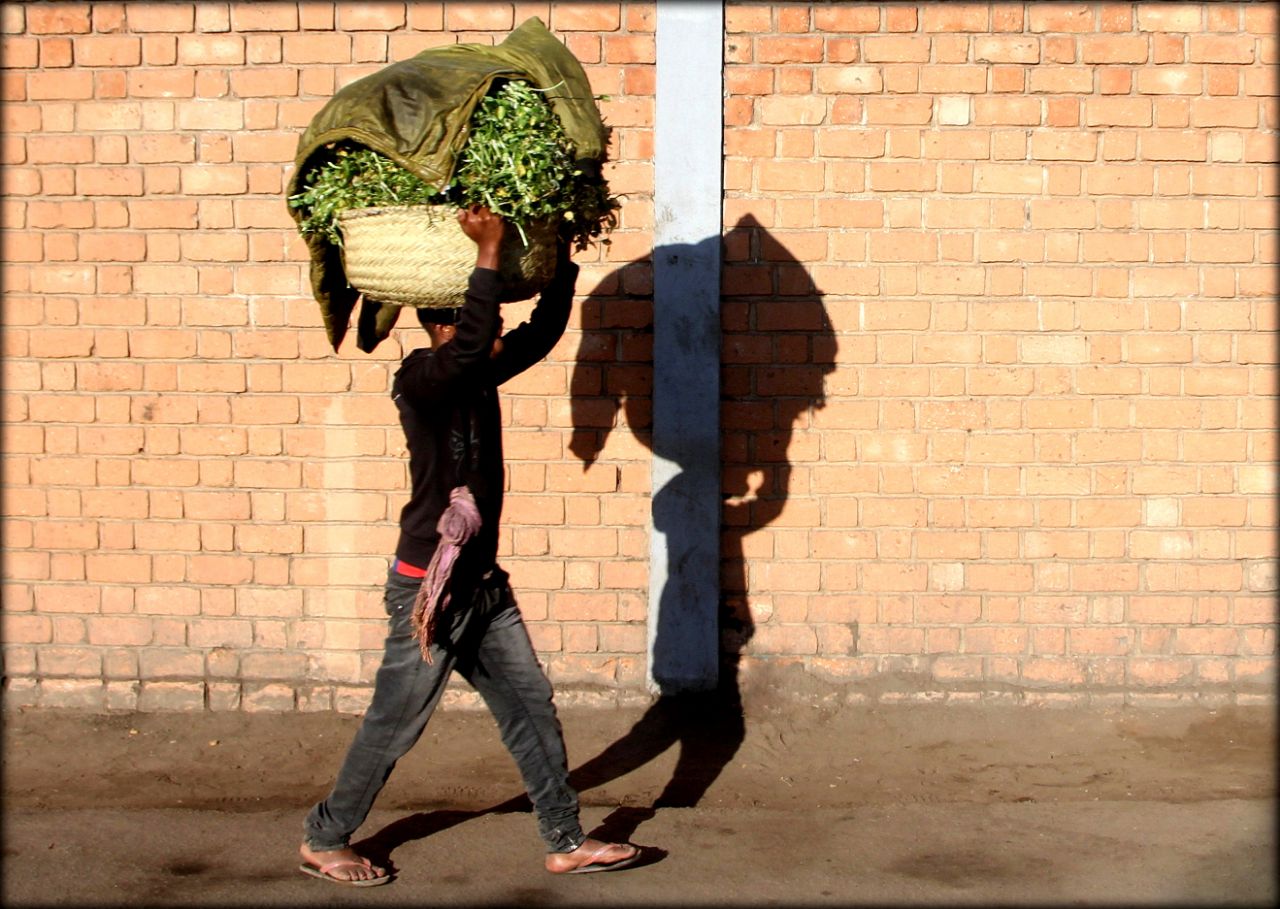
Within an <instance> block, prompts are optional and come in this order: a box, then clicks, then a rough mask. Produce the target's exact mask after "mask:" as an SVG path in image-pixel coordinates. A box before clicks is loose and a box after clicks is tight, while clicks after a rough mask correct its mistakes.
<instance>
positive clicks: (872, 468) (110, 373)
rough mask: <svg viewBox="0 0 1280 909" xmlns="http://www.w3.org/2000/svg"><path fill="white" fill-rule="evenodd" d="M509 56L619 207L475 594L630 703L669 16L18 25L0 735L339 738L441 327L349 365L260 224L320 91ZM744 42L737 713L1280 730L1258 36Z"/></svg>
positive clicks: (787, 36) (591, 686)
mask: <svg viewBox="0 0 1280 909" xmlns="http://www.w3.org/2000/svg"><path fill="white" fill-rule="evenodd" d="M529 15H538V16H540V17H541V18H542V19H543V20H544V21H545V22H546V23H547V24H548V25H549V26H550V27H551V29H552V30H553V31H554V32H555V33H556V34H558V35H559V36H560V37H561V38H563V39H564V40H565V41H566V43H567V44H568V45H569V47H570V48H571V49H572V50H573V51H574V53H575V54H577V56H578V57H579V59H581V60H582V61H583V63H584V65H585V66H586V68H587V71H588V73H589V75H590V77H591V79H592V83H593V85H594V86H595V88H596V90H597V91H599V92H600V93H602V94H606V95H608V96H609V97H608V100H606V101H604V102H603V103H602V108H603V110H604V113H605V115H606V119H607V120H608V122H610V123H611V124H612V125H613V126H614V127H615V135H614V142H613V148H612V155H613V159H614V163H613V165H612V166H611V179H612V181H613V185H614V188H615V190H617V191H619V192H623V193H625V194H627V199H626V205H625V207H624V209H623V223H622V227H621V229H620V230H619V231H617V232H616V233H615V234H614V237H613V243H612V245H611V246H610V247H609V248H608V249H604V250H593V251H591V252H589V253H587V254H586V255H585V256H582V257H580V259H581V260H582V262H583V266H584V267H583V275H582V279H581V280H580V282H579V292H580V294H581V295H582V296H581V300H580V303H579V306H578V307H577V310H576V312H575V316H574V319H573V321H572V323H571V326H570V330H569V332H568V333H567V335H566V337H565V339H564V340H563V341H562V343H561V344H560V346H559V347H558V348H557V350H556V351H555V352H554V353H553V355H552V356H551V357H550V358H549V359H548V361H547V362H546V363H544V364H541V365H539V366H538V367H536V368H535V369H534V370H531V371H530V372H529V373H527V374H525V375H524V376H522V377H520V378H519V379H518V380H517V381H516V382H514V383H512V387H511V388H510V389H509V395H508V398H507V403H506V407H505V411H504V413H505V419H506V422H507V449H508V455H509V487H510V493H509V499H508V507H507V516H506V528H505V530H504V532H503V537H502V560H503V563H504V565H505V566H506V567H507V568H508V569H509V570H511V572H512V575H513V579H514V582H515V584H516V585H517V588H518V593H519V597H520V601H521V604H522V607H523V608H524V611H525V614H526V617H527V618H528V619H529V621H530V629H531V632H532V634H533V635H534V638H535V642H536V644H537V646H538V647H539V649H540V651H541V652H542V653H543V655H544V657H545V658H546V660H547V664H548V668H549V671H550V673H551V675H552V678H553V679H554V680H555V681H556V683H557V684H558V685H559V686H560V688H561V690H562V691H563V692H565V693H566V694H569V693H572V692H575V691H579V692H583V693H584V696H586V695H587V694H588V693H590V692H600V691H603V692H606V693H607V694H612V693H625V692H633V691H635V690H637V688H638V687H639V686H640V685H641V684H642V681H643V677H644V646H645V645H644V642H645V604H646V602H647V597H648V593H647V590H646V583H647V577H648V566H647V561H646V560H647V556H648V530H647V523H648V505H649V500H648V490H649V467H648V463H649V462H648V458H649V451H648V447H647V444H646V439H647V436H646V430H647V428H648V410H649V408H648V397H647V395H648V389H649V387H650V385H651V369H650V360H649V348H650V345H649V337H650V336H649V333H648V331H647V329H648V327H649V324H650V322H651V309H650V305H649V301H648V299H647V295H648V294H649V293H650V291H651V282H652V276H651V272H650V269H649V266H648V264H647V262H646V261H645V259H646V256H647V254H648V252H649V250H650V247H651V243H652V232H651V225H652V203H651V194H652V129H651V127H652V117H653V106H654V98H653V94H654V55H655V43H654V28H655V18H656V17H655V11H654V6H653V4H652V3H623V4H617V3H589V4H568V3H563V4H562V3H555V4H548V3H468V4H464V3H446V4H439V3H408V4H406V3H329V2H307V3H262V2H259V3H230V4H228V3H223V2H199V3H147V2H130V3H127V4H125V3H101V2H99V3H91V4H90V3H8V4H5V5H4V6H3V7H0V17H2V19H0V30H2V31H3V48H2V49H3V64H4V71H3V99H4V106H3V108H2V109H0V115H2V116H3V118H4V120H3V132H4V137H3V159H2V160H3V164H4V167H3V171H0V179H3V189H4V200H3V210H2V215H3V226H4V228H5V231H4V245H3V257H4V270H3V286H4V292H5V297H4V304H3V318H4V333H3V341H4V361H3V369H4V372H3V404H4V411H3V418H4V421H5V427H4V434H3V440H2V442H3V465H4V473H3V478H2V479H3V483H4V490H3V504H4V514H5V518H4V527H3V545H4V587H3V595H4V625H3V639H4V656H5V674H6V679H7V686H8V687H7V695H6V696H7V698H8V701H9V703H16V704H29V703H34V704H43V705H74V706H89V707H94V708H102V707H111V708H135V707H136V708H140V709H172V708H180V709H203V708H206V707H207V708H210V709H249V710H288V709H300V710H322V709H329V708H336V709H340V710H358V709H361V708H362V706H363V704H364V702H365V699H366V698H367V695H368V684H369V682H370V680H371V678H372V673H373V670H374V669H375V668H376V665H377V661H378V658H379V656H380V651H379V647H380V641H381V634H382V621H381V616H382V611H381V610H382V607H381V602H380V589H379V581H380V577H381V575H382V574H383V572H384V571H385V567H386V557H387V553H388V552H389V551H390V549H391V547H392V545H393V542H394V539H395V533H396V531H395V517H396V515H397V514H398V511H399V508H400V505H401V504H402V503H403V501H404V497H405V480H406V476H405V466H404V452H403V445H402V441H401V439H400V437H399V430H398V428H397V423H396V419H395V414H394V409H393V407H392V406H391V403H390V401H389V400H388V398H387V396H386V389H387V387H388V384H389V378H390V373H391V371H392V370H393V369H394V366H395V364H396V362H397V361H398V359H399V356H400V355H401V354H402V353H403V351H404V350H405V349H406V348H407V347H412V346H417V345H419V344H420V343H421V339H420V334H421V333H420V332H418V331H415V330H414V329H412V328H411V327H409V323H410V322H411V320H410V319H407V318H406V319H405V320H404V321H405V326H406V327H405V328H403V329H400V330H398V331H397V333H396V334H395V335H394V336H393V338H392V339H390V340H389V341H387V342H384V343H383V344H382V345H381V346H380V347H379V348H378V350H377V351H376V352H375V353H374V354H372V355H367V354H363V353H360V352H358V351H356V350H355V349H354V345H353V344H352V343H351V342H350V341H348V342H347V344H346V345H344V348H343V351H342V352H341V353H340V354H337V355H335V354H333V353H332V352H331V351H330V349H329V348H328V345H327V342H326V341H325V339H324V333H323V330H322V329H321V328H320V321H319V317H318V311H317V307H316V305H315V303H314V301H313V300H312V299H311V298H310V296H309V292H308V289H307V288H308V284H307V281H306V254H305V250H304V248H303V246H302V244H301V241H300V240H299V239H298V238H297V236H296V233H295V231H294V227H293V222H292V220H291V219H290V218H289V216H288V213H287V211H286V209H285V206H284V202H283V198H282V195H281V193H282V189H283V186H284V183H285V179H286V177H287V175H288V170H289V167H290V166H291V163H292V157H293V151H294V147H295V144H296V141H297V137H298V135H299V133H300V131H301V129H302V128H303V127H304V126H305V124H306V123H307V122H308V120H309V119H310V117H311V115H312V114H313V113H314V112H315V111H316V110H318V109H319V107H320V106H321V105H322V104H323V103H324V101H325V100H326V99H327V98H328V97H329V96H330V95H331V94H332V93H333V91H334V90H335V88H337V87H339V86H341V85H343V84H346V83H347V82H349V81H351V80H352V79H355V78H357V77H359V76H361V75H364V74H366V73H368V72H371V71H373V70H376V69H378V68H381V67H382V66H383V65H385V64H386V63H387V62H388V61H392V60H398V59H403V58H405V57H408V56H411V55H412V54H414V53H416V52H417V51H419V50H421V49H423V48H425V47H429V46H433V45H435V44H439V43H442V42H453V41H455V40H458V41H464V42H472V41H480V42H489V41H493V40H501V38H502V37H503V36H504V35H505V34H506V33H507V32H508V31H509V30H510V29H511V28H512V27H513V26H514V25H515V24H517V23H518V22H520V21H523V19H524V18H526V17H527V16H529ZM725 19H726V36H725V59H726V70H725V83H726V107H725V118H726V130H725V136H724V143H725V188H726V199H725V218H724V221H725V239H724V248H725V257H726V265H725V271H724V292H725V298H724V328H725V342H724V371H723V387H724V393H725V404H724V410H723V424H724V426H723V428H724V432H723V439H724V459H725V468H724V477H725V488H724V494H725V497H726V504H725V530H724V536H723V541H722V550H723V553H724V572H723V578H722V582H723V586H724V590H725V597H724V599H725V602H724V604H723V605H724V608H723V611H724V620H725V622H724V625H725V649H726V651H727V652H729V653H730V654H737V653H740V654H741V667H742V671H743V673H744V675H745V676H746V677H748V678H749V677H752V676H753V675H754V676H755V677H758V678H761V679H766V678H773V676H772V674H771V673H770V672H769V671H768V670H771V669H773V668H781V667H789V666H799V667H801V668H802V669H803V670H804V671H805V673H806V674H807V675H808V676H810V677H812V678H818V679H822V680H826V681H829V682H832V683H836V684H840V685H842V686H847V689H846V690H847V691H849V692H850V693H852V695H853V696H855V697H859V696H866V697H884V698H895V697H934V696H939V695H943V694H945V695H947V696H951V697H977V696H984V695H985V696H1006V697H1008V696H1013V694H1011V693H1016V695H1017V696H1019V697H1024V698H1028V699H1039V700H1046V699H1047V700H1053V699H1064V698H1065V699H1081V698H1093V699H1102V700H1106V699H1121V698H1129V699H1141V700H1147V701H1151V700H1160V699H1167V698H1184V697H1202V698H1210V699H1217V700H1231V699H1237V700H1249V699H1257V698H1266V697H1270V692H1271V686H1272V684H1273V682H1274V669H1275V653H1276V639H1275V627H1274V622H1275V618H1276V610H1275V590H1276V573H1275V567H1274V566H1275V562H1274V558H1275V554H1276V553H1275V532H1274V531H1275V512H1274V491H1275V482H1274V477H1275V463H1274V461H1275V454H1274V438H1275V434H1274V429H1275V392H1276V389H1275V360H1276V356H1275V345H1274V336H1273V331H1274V329H1275V317H1276V278H1275V259H1276V234H1275V213H1274V202H1275V199H1274V196H1275V190H1276V168H1275V139H1276V134H1275V130H1276V127H1277V118H1278V111H1277V104H1276V95H1275V91H1276V88H1275V86H1276V37H1275V36H1276V31H1277V29H1276V24H1277V22H1276V15H1275V9H1274V7H1273V6H1271V5H1269V4H1262V3H1257V4H1253V3H1243V4H1237V3H1209V4H1185V5H1175V4H1156V3H1150V4H1148V3H1138V4H1100V5H1099V4H1057V3H1054V4H1049V3H1046V4H1025V5H1024V4H1017V3H998V4H992V5H987V4H972V5H965V4H924V5H919V6H917V5H915V4H887V5H882V6H874V5H868V4H847V3H833V4H818V3H814V4H741V3H728V4H726V8H725ZM515 308H516V309H517V311H518V310H519V307H515ZM517 317H518V312H517ZM509 321H510V319H509ZM458 697H460V698H465V697H466V696H465V694H461V693H460V694H459V695H458Z"/></svg>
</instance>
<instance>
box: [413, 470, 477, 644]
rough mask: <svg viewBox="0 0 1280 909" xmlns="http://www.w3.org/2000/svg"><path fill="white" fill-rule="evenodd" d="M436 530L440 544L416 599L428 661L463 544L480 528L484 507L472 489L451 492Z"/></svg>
mask: <svg viewBox="0 0 1280 909" xmlns="http://www.w3.org/2000/svg"><path fill="white" fill-rule="evenodd" d="M436 530H438V531H439V532H440V544H439V545H438V546H437V547H436V551H435V555H433V556H432V557H431V564H430V565H428V566H427V574H426V576H425V577H424V578H423V579H422V586H421V587H419V588H418V595H417V596H416V597H414V600H413V635H414V637H415V638H417V639H418V646H419V647H420V648H421V650H422V658H423V659H424V660H426V661H427V662H428V663H430V662H432V659H431V644H432V643H433V642H434V641H435V634H436V626H437V624H438V623H439V619H440V613H442V612H444V610H445V609H446V608H447V607H448V605H449V599H450V594H449V579H450V577H451V576H452V574H453V566H454V563H455V562H457V561H458V556H459V555H460V554H461V553H462V547H463V545H464V544H465V543H466V542H467V541H468V540H470V539H471V538H472V537H474V536H475V535H476V533H478V532H479V530H480V509H479V508H477V507H476V500H475V499H474V498H473V497H472V495H471V490H469V489H468V488H467V487H465V486H459V487H457V488H456V489H454V490H453V491H452V492H450V493H449V507H448V508H446V509H445V510H444V514H442V515H440V522H439V523H438V524H437V525H436Z"/></svg>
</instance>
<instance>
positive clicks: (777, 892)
mask: <svg viewBox="0 0 1280 909" xmlns="http://www.w3.org/2000/svg"><path fill="white" fill-rule="evenodd" d="M561 717H562V721H563V724H564V728H565V737H566V740H567V743H568V747H569V754H570V763H571V767H572V768H573V782H574V784H575V785H576V786H577V788H578V789H579V791H580V793H581V797H582V802H583V806H584V808H583V814H584V820H585V821H586V822H587V823H586V824H585V826H588V827H593V828H594V830H595V832H596V833H597V835H604V836H609V837H611V838H620V839H628V840H631V841H633V842H635V843H637V844H639V845H641V846H644V847H646V861H645V863H644V864H645V867H642V868H640V869H637V870H633V871H628V872H626V873H625V874H624V873H618V874H612V875H588V876H586V879H590V880H591V881H592V883H590V884H579V885H575V886H569V885H568V884H567V883H566V882H564V881H563V879H561V878H555V877H552V876H549V875H545V874H544V873H542V872H540V871H538V870H537V869H538V865H537V864H535V863H536V862H537V851H538V849H539V848H540V845H539V843H538V842H537V840H536V837H535V836H534V835H533V828H534V825H533V821H532V819H531V818H530V817H529V815H528V813H527V812H528V805H527V802H525V800H524V799H523V797H522V795H521V788H520V783H519V778H518V776H517V774H516V771H515V768H514V765H513V763H512V762H511V760H510V758H509V757H508V756H507V754H506V752H505V751H504V750H503V748H502V745H501V743H500V741H499V740H498V736H497V732H496V729H495V727H494V725H493V722H492V720H491V719H490V718H489V716H488V714H486V713H484V712H483V711H475V710H460V709H454V710H445V711H441V712H440V713H438V714H437V716H436V717H435V718H434V719H433V720H432V723H431V725H430V726H429V727H428V730H427V732H426V734H425V736H424V737H423V740H422V741H421V742H420V743H419V745H418V747H417V748H416V749H415V750H414V751H412V752H411V753H410V754H409V755H408V756H407V757H406V758H405V759H404V760H403V761H401V764H400V766H399V767H398V768H397V769H396V772H395V773H394V774H393V775H392V778H391V781H390V783H389V784H388V786H387V788H386V789H385V790H384V792H383V795H382V797H381V798H380V799H379V801H378V803H377V806H376V809H375V813H374V816H373V817H371V818H370V821H369V823H367V824H366V826H365V828H363V829H362V830H361V831H360V833H359V834H358V836H359V837H363V840H360V841H359V842H360V843H361V844H362V848H364V849H365V851H367V852H369V853H370V854H372V855H374V856H375V857H376V858H378V859H379V860H382V861H386V862H389V863H390V864H391V865H392V866H393V867H395V868H396V869H397V871H398V874H399V876H398V879H397V881H396V882H395V883H393V884H392V885H391V886H388V887H381V888H376V890H372V891H370V890H364V891H355V890H351V889H348V888H339V887H334V886H330V885H327V884H325V883H323V882H317V881H312V880H310V879H307V878H305V877H304V876H302V875H300V874H298V873H297V870H296V860H295V858H294V850H295V849H296V845H297V839H298V836H299V833H300V826H301V820H302V816H303V814H304V813H305V811H306V809H307V808H308V807H309V806H310V805H311V804H312V803H314V802H315V801H316V800H317V799H318V798H320V797H322V796H323V795H324V794H325V792H326V791H327V787H328V785H329V784H330V782H331V781H332V775H333V773H334V771H335V770H336V768H337V766H338V763H339V762H340V761H341V759H342V756H343V753H344V751H345V749H346V746H347V744H348V743H349V742H350V740H351V736H352V734H353V732H354V730H355V728H356V724H357V723H358V720H357V719H355V718H353V717H349V716H341V715H335V714H287V715H278V714H270V715H267V714H246V713H209V714H196V715H190V714H125V715H94V714H82V713H75V712H63V711H48V710H43V711H42V710H14V711H9V712H7V713H5V715H4V759H5V760H4V875H3V880H4V883H3V889H2V890H0V896H3V904H4V905H5V906H19V905H25V906H35V905H117V904H118V905H134V906H137V905H180V904H181V905H196V904H199V905H228V906H229V905H267V904H270V905H314V904H315V903H317V902H320V903H324V904H329V903H333V904H341V905H346V904H347V902H349V901H354V900H357V899H358V900H359V901H361V902H377V903H387V904H395V905H400V904H402V901H403V903H404V904H407V903H408V902H415V903H421V902H422V900H424V899H426V900H428V901H430V902H434V903H437V904H440V905H580V904H581V905H585V904H588V903H592V904H600V903H599V901H600V900H603V901H604V904H612V905H695V904H706V905H766V904H772V905H788V904H790V905H814V904H818V903H825V904H836V905H866V904H870V903H874V904H886V905H887V904H932V905H940V904H956V903H970V904H978V903H982V904H999V903H1002V902H1003V903H1006V904H1018V905H1028V904H1041V905H1048V904H1061V903H1090V904H1135V903H1148V904H1150V903H1162V904H1178V905H1185V904H1190V903H1202V904H1204V905H1227V904H1234V905H1254V904H1256V905H1267V904H1270V903H1271V902H1272V901H1273V900H1274V899H1275V897H1276V894H1277V886H1276V873H1275V868H1276V864H1275V858H1274V852H1275V845H1276V830H1275V826H1274V804H1275V795H1276V784H1275V771H1276V765H1275V758H1276V754H1275V752H1276V741H1275V725H1276V724H1275V713H1274V711H1273V710H1272V709H1270V708H1261V707H1259V708H1224V709H1218V710H1207V709H1199V708H1182V707H1178V708H1160V709H1134V708H1115V709H1108V710H1100V709H1083V708H1067V707H1052V708H1045V707H1017V706H1001V707H991V706H977V705H965V706H948V705H940V704H939V705H912V706H906V705H904V706H893V707H870V706H867V707H845V708H842V709H839V710H820V709H816V708H803V707H792V708H787V709H773V710H769V711H764V712H759V713H756V714H754V715H753V716H751V717H750V718H749V719H748V720H747V721H746V722H745V723H741V722H737V721H735V720H734V718H733V717H732V716H731V715H726V714H725V713H724V712H723V711H720V710H719V705H718V704H717V703H715V702H708V701H702V702H696V703H693V704H692V705H690V706H686V707H673V706H671V705H670V704H666V703H661V702H660V703H659V704H658V705H656V706H655V707H653V708H651V709H649V710H647V711H646V710H645V709H644V708H626V709H616V710H600V709H591V708H570V709H562V710H561ZM508 841H509V842H508ZM144 842H145V843H146V844H147V845H146V847H145V848H146V851H145V854H139V849H140V848H141V845H140V844H142V843H144ZM201 844H204V845H201ZM447 856H452V858H451V859H447V860H446V859H445V858H444V857H447ZM459 856H462V857H465V858H459ZM788 857H790V858H788ZM442 861H445V867H446V869H447V868H449V867H450V866H451V865H457V864H458V863H461V864H463V865H466V866H468V867H470V866H471V865H473V864H475V863H479V864H478V865H476V867H475V869H474V870H475V873H474V875H472V874H470V873H462V872H459V871H457V870H456V868H455V869H454V871H452V872H448V873H445V872H443V871H441V868H440V863H441V862H442ZM530 875H534V876H533V877H530ZM548 879H550V880H548ZM596 879H606V880H607V881H608V883H607V884H606V883H601V882H599V881H597V880H596ZM534 885H536V886H534ZM602 887H603V888H605V889H600V888H602ZM335 901H337V902H335Z"/></svg>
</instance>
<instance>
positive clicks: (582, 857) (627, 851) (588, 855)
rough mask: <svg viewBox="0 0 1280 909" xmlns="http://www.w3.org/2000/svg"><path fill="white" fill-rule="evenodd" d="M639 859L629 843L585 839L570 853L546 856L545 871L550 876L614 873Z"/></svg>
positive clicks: (636, 850) (635, 850) (638, 851)
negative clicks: (595, 872) (600, 872)
mask: <svg viewBox="0 0 1280 909" xmlns="http://www.w3.org/2000/svg"><path fill="white" fill-rule="evenodd" d="M639 857H640V850H639V849H637V848H636V847H635V846H632V845H630V844H629V843H602V842H600V840H593V839H586V840H583V842H582V845H581V846H579V847H578V848H577V849H575V850H573V851H572V852H552V853H550V854H549V855H548V856H547V870H548V871H550V872H551V873H552V874H587V873H589V872H591V871H616V870H618V869H619V868H626V867H627V866H628V865H631V864H633V863H634V862H635V860H636V859H638V858H639Z"/></svg>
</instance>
